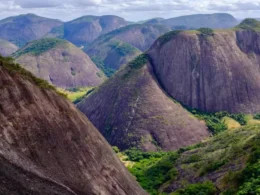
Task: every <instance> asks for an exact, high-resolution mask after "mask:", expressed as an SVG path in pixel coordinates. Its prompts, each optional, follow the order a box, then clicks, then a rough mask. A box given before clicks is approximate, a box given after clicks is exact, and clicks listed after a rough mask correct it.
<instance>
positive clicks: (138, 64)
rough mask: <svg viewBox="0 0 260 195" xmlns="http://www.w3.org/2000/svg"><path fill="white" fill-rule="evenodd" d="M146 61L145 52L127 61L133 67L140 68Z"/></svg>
mask: <svg viewBox="0 0 260 195" xmlns="http://www.w3.org/2000/svg"><path fill="white" fill-rule="evenodd" d="M147 61H148V55H147V54H141V55H139V56H137V57H136V58H135V59H134V60H133V61H131V62H129V66H130V67H131V68H134V69H139V68H142V67H143V66H144V65H145V64H146V63H147Z"/></svg>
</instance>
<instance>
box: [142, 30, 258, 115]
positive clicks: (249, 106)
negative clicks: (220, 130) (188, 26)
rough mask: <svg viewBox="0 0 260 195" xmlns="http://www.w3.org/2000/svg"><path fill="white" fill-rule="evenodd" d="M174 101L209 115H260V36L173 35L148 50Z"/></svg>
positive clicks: (228, 32) (229, 33) (226, 33)
mask: <svg viewBox="0 0 260 195" xmlns="http://www.w3.org/2000/svg"><path fill="white" fill-rule="evenodd" d="M147 53H148V55H149V56H150V58H151V61H152V66H153V68H154V70H155V74H156V76H157V78H158V80H159V81H160V83H161V84H162V86H163V88H164V89H165V90H166V91H167V93H168V94H170V96H171V97H173V98H174V99H176V100H177V101H179V102H181V103H182V104H184V105H186V106H189V107H191V108H197V109H200V110H203V111H207V112H217V111H228V112H231V113H240V112H242V113H257V112H260V72H259V65H260V33H259V32H257V31H255V30H254V31H253V30H246V29H237V30H220V31H215V32H214V34H213V35H205V34H204V35H203V34H202V33H200V32H180V33H178V32H177V33H174V32H173V33H172V36H170V34H168V37H167V36H165V37H161V38H160V39H158V40H157V41H156V42H155V43H154V45H153V46H152V47H151V49H150V50H149V51H148V52H147Z"/></svg>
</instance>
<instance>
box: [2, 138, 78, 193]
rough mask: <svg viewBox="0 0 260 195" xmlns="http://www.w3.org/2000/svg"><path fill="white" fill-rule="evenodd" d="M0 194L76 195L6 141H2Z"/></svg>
mask: <svg viewBox="0 0 260 195" xmlns="http://www.w3.org/2000/svg"><path fill="white" fill-rule="evenodd" d="M0 179H1V183H0V194H2V195H20V194H39V195H47V194H48V195H76V194H75V193H74V192H73V191H72V190H70V189H69V188H68V187H66V186H65V185H63V184H61V183H59V182H57V181H55V180H54V179H53V178H51V177H50V176H47V175H46V174H45V173H44V171H43V170H42V169H41V168H39V167H37V166H36V165H35V164H34V163H33V162H32V161H30V160H29V159H28V158H26V157H25V156H24V155H22V154H20V153H19V152H17V151H16V150H15V149H14V148H13V147H11V146H10V144H8V143H7V142H6V141H4V140H2V139H1V140H0Z"/></svg>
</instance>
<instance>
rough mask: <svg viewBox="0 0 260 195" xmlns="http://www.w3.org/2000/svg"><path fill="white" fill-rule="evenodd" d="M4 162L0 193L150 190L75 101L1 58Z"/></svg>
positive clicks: (0, 148)
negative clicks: (76, 105) (143, 184)
mask: <svg viewBox="0 0 260 195" xmlns="http://www.w3.org/2000/svg"><path fill="white" fill-rule="evenodd" d="M37 85H38V86H37ZM0 165H1V166H0V167H1V168H0V173H1V176H0V177H1V182H0V183H1V184H0V192H1V194H15V195H16V194H21V193H23V194H48V195H49V194H56V195H57V194H58V195H59V194H66V195H67V194H68V195H100V194H102V195H145V194H146V193H145V192H144V191H143V190H142V189H141V188H140V187H139V185H138V184H137V183H136V181H134V178H133V177H132V176H131V175H130V174H129V173H128V171H127V169H126V168H125V167H124V166H123V165H122V164H121V162H120V160H119V159H118V158H117V156H116V154H115V153H114V152H113V151H112V149H111V147H110V146H109V144H108V143H107V142H106V141H105V139H104V138H103V137H102V136H101V135H100V134H99V132H98V131H97V130H96V129H95V127H94V126H93V125H92V124H91V123H90V122H89V120H88V119H87V118H86V117H85V116H84V115H83V114H82V113H80V112H79V111H78V110H77V109H76V108H75V107H74V105H72V104H71V103H70V102H69V101H68V100H67V99H65V98H64V97H60V95H58V94H57V93H55V92H54V90H53V89H52V87H51V86H49V85H48V84H47V82H46V81H43V80H40V79H37V78H36V77H34V76H33V75H32V74H31V73H29V72H27V71H25V70H24V69H22V68H20V67H19V66H17V65H15V64H12V63H11V62H10V60H7V59H3V58H1V59H0ZM18 187H21V189H19V190H20V191H17V188H18ZM9 192H10V193H9Z"/></svg>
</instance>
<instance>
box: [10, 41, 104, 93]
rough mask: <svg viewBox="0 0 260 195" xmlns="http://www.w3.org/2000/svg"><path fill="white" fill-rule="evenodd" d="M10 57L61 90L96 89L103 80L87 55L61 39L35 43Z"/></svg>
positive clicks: (101, 74)
mask: <svg viewBox="0 0 260 195" xmlns="http://www.w3.org/2000/svg"><path fill="white" fill-rule="evenodd" d="M13 56H14V57H15V59H16V61H17V62H18V63H19V64H21V65H22V66H23V67H24V68H25V69H27V70H29V71H30V72H32V73H33V74H34V75H36V76H37V77H40V78H42V79H44V80H46V81H48V82H49V83H51V84H53V85H55V86H58V87H62V88H72V87H85V86H98V85H99V84H101V83H102V82H103V81H104V79H105V76H104V74H103V73H102V72H101V71H100V70H99V69H98V68H97V67H96V65H95V64H94V63H93V62H92V60H91V59H90V58H89V57H88V55H87V54H85V53H84V52H83V51H82V50H81V49H79V48H77V47H76V46H75V45H73V44H71V43H69V42H68V41H65V40H61V39H56V38H43V39H40V40H36V41H33V42H31V43H29V44H27V45H26V46H25V47H23V48H22V49H20V50H19V51H17V52H16V53H15V54H14V55H13Z"/></svg>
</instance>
